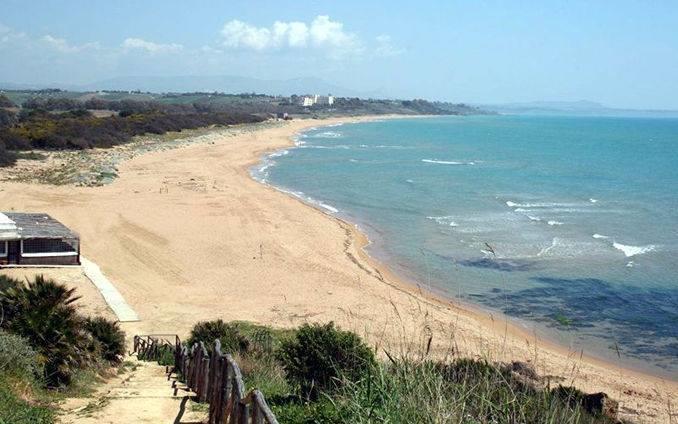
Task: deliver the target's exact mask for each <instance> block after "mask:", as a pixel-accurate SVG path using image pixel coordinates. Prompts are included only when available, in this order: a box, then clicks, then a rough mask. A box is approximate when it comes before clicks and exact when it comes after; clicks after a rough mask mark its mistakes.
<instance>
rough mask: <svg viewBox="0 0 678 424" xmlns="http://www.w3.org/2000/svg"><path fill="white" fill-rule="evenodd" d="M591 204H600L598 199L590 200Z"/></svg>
mask: <svg viewBox="0 0 678 424" xmlns="http://www.w3.org/2000/svg"><path fill="white" fill-rule="evenodd" d="M589 202H591V203H598V199H594V198H590V199H589Z"/></svg>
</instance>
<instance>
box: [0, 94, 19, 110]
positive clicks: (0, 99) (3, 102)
mask: <svg viewBox="0 0 678 424" xmlns="http://www.w3.org/2000/svg"><path fill="white" fill-rule="evenodd" d="M15 106H16V105H15V104H14V102H13V101H11V100H10V99H9V97H7V96H6V95H4V94H1V93H0V107H15Z"/></svg>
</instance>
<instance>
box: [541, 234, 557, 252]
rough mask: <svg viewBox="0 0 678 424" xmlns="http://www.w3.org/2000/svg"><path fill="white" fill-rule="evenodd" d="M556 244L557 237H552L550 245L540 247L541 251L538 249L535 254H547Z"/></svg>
mask: <svg viewBox="0 0 678 424" xmlns="http://www.w3.org/2000/svg"><path fill="white" fill-rule="evenodd" d="M556 245H558V237H554V238H553V240H552V241H551V245H550V246H547V247H544V248H543V249H541V251H539V253H537V256H542V255H545V254H547V253H548V252H549V250H551V249H553V248H554V247H556Z"/></svg>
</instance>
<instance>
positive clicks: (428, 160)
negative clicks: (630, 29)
mask: <svg viewBox="0 0 678 424" xmlns="http://www.w3.org/2000/svg"><path fill="white" fill-rule="evenodd" d="M421 161H422V162H426V163H438V164H441V165H463V164H464V162H456V161H451V160H435V159H422V160H421Z"/></svg>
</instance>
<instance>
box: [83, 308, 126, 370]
mask: <svg viewBox="0 0 678 424" xmlns="http://www.w3.org/2000/svg"><path fill="white" fill-rule="evenodd" d="M85 328H86V329H87V331H89V333H90V334H91V335H92V337H94V342H95V343H96V344H97V345H98V349H97V350H98V351H99V354H100V355H101V357H102V358H103V359H105V360H106V361H108V362H111V363H113V364H119V363H120V362H121V361H122V358H123V356H124V355H125V332H124V331H122V330H121V329H120V327H119V326H118V323H117V322H115V321H109V320H107V319H106V318H103V317H96V318H87V319H86V320H85Z"/></svg>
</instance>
